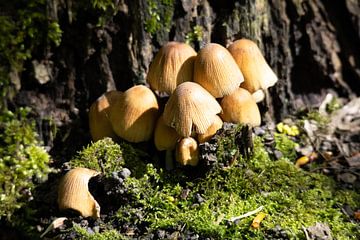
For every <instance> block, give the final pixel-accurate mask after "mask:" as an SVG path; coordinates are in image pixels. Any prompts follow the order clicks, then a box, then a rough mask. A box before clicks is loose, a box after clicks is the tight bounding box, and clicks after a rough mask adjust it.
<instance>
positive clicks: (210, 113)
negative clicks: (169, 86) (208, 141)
mask: <svg viewBox="0 0 360 240" xmlns="http://www.w3.org/2000/svg"><path fill="white" fill-rule="evenodd" d="M220 112H221V107H220V105H219V103H218V102H217V101H216V99H215V98H214V97H213V96H211V95H210V93H208V92H207V91H206V90H205V89H204V88H203V87H201V86H200V85H199V84H197V83H194V82H185V83H182V84H180V85H179V86H177V87H176V89H175V91H174V93H173V94H172V95H171V96H170V98H169V100H168V102H167V103H166V105H165V109H164V113H163V116H164V121H165V123H166V124H167V125H168V126H171V127H173V128H175V130H176V132H177V133H178V134H179V135H180V136H182V137H189V136H191V134H192V131H193V128H194V130H195V132H196V133H200V134H204V133H205V132H206V130H207V129H208V128H209V127H210V126H211V124H213V122H214V121H215V117H216V114H218V113H220Z"/></svg>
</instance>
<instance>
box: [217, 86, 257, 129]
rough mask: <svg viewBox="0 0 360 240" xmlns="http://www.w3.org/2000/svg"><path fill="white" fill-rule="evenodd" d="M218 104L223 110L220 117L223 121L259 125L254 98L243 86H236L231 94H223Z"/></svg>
mask: <svg viewBox="0 0 360 240" xmlns="http://www.w3.org/2000/svg"><path fill="white" fill-rule="evenodd" d="M220 105H221V107H222V109H223V112H222V113H221V114H220V117H221V118H222V120H224V122H232V123H243V124H249V125H250V126H252V127H255V126H260V124H261V116H260V111H259V108H258V106H257V105H256V102H255V99H254V98H253V97H252V96H251V94H250V93H249V92H248V91H247V90H246V89H243V88H238V89H237V90H236V91H235V92H233V93H232V94H230V95H228V96H225V97H224V98H223V99H222V100H221V102H220Z"/></svg>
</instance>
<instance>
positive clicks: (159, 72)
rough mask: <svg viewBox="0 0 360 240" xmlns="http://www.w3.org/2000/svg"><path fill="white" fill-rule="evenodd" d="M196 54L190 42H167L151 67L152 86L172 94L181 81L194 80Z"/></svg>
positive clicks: (148, 78)
mask: <svg viewBox="0 0 360 240" xmlns="http://www.w3.org/2000/svg"><path fill="white" fill-rule="evenodd" d="M195 56H196V52H195V50H194V49H193V48H192V47H191V46H189V45H188V44H185V43H180V42H168V43H167V44H165V45H164V46H163V47H162V48H161V49H160V51H159V52H158V53H157V54H156V56H155V58H154V60H153V61H152V63H151V65H150V67H149V72H148V75H147V82H148V83H149V84H150V88H151V89H153V90H158V91H160V92H166V93H168V94H171V93H172V92H173V91H174V90H175V88H176V86H177V85H179V84H180V83H183V82H187V81H192V78H193V70H194V58H195Z"/></svg>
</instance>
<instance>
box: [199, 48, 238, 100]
mask: <svg viewBox="0 0 360 240" xmlns="http://www.w3.org/2000/svg"><path fill="white" fill-rule="evenodd" d="M243 81H244V78H243V75H242V73H241V71H240V70H239V67H238V66H237V65H236V62H235V60H234V58H233V57H232V56H231V54H230V53H229V51H228V50H227V49H226V48H224V47H223V46H221V45H219V44H216V43H209V44H207V45H206V46H205V47H204V48H202V49H201V50H200V51H199V53H198V55H197V56H196V58H195V64H194V82H196V83H198V84H200V85H201V86H202V87H203V88H205V89H206V90H207V91H208V92H209V93H211V95H213V96H214V97H215V98H221V97H223V96H225V95H229V94H231V93H232V92H233V91H235V90H236V89H237V88H238V87H239V86H240V83H242V82H243Z"/></svg>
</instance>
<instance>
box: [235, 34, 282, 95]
mask: <svg viewBox="0 0 360 240" xmlns="http://www.w3.org/2000/svg"><path fill="white" fill-rule="evenodd" d="M228 50H229V52H230V53H231V55H232V56H233V57H234V59H235V61H236V63H237V65H238V66H239V68H240V70H241V72H242V74H243V75H244V80H245V81H244V82H243V83H242V84H241V85H240V86H241V87H242V88H245V89H246V90H248V91H249V92H250V93H253V92H255V91H256V90H258V89H267V88H269V87H271V86H273V85H274V84H275V83H276V82H277V81H278V78H277V76H276V75H275V73H274V72H273V70H272V69H271V68H270V67H269V65H268V64H267V62H266V60H265V58H264V56H263V55H262V53H261V51H260V49H259V47H258V46H257V45H256V43H255V42H253V41H251V40H249V39H240V40H237V41H235V42H234V43H232V44H231V45H230V46H229V47H228Z"/></svg>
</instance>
